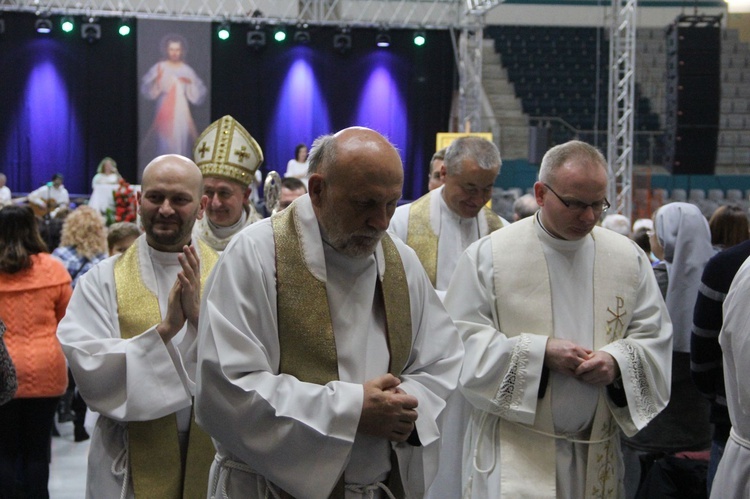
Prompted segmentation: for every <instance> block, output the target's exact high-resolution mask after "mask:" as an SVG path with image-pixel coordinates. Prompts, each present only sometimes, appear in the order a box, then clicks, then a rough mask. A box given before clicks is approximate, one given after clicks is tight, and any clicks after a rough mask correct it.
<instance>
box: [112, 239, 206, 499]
mask: <svg viewBox="0 0 750 499" xmlns="http://www.w3.org/2000/svg"><path fill="white" fill-rule="evenodd" d="M138 251H139V242H138V241H136V243H135V244H133V245H132V246H131V247H130V248H129V249H128V250H127V251H126V252H125V253H124V254H123V255H122V256H121V257H120V258H119V259H118V260H117V262H115V267H114V276H115V286H116V290H117V310H118V320H119V324H120V335H121V337H122V338H133V337H135V336H137V335H139V334H141V333H143V332H144V331H146V330H147V329H149V328H151V327H153V326H154V324H158V323H159V322H161V320H162V317H161V312H160V310H159V300H158V298H157V296H156V295H155V294H154V293H152V292H151V291H150V290H149V289H148V288H147V287H146V285H145V284H144V283H143V279H142V277H141V267H140V258H139V254H138ZM198 252H199V256H200V266H201V290H203V289H204V288H203V286H205V282H206V279H207V278H208V275H209V274H210V273H211V270H212V269H213V267H214V265H215V264H216V261H217V260H218V255H217V254H216V252H215V251H214V250H212V249H211V248H210V247H209V246H208V245H207V244H205V243H204V242H202V241H200V240H199V241H198ZM215 452H216V451H215V450H214V446H213V442H211V437H209V436H208V434H206V433H205V432H204V431H203V430H201V429H200V428H199V427H198V426H197V425H196V424H195V416H194V415H191V422H190V438H189V444H188V449H187V456H186V463H185V471H184V473H183V470H182V458H181V455H180V444H179V440H178V435H177V417H176V415H175V414H169V415H167V416H164V417H162V418H159V419H155V420H151V421H130V422H128V456H129V461H130V470H131V471H130V472H131V474H132V477H133V490H134V492H135V497H142V498H149V497H158V498H170V499H171V498H174V499H179V498H181V497H182V498H196V499H197V498H201V499H203V498H205V497H206V490H207V487H208V473H209V469H210V466H211V462H212V461H213V457H214V454H215ZM183 480H184V481H183Z"/></svg>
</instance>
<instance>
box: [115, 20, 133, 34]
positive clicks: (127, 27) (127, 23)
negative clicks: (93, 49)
mask: <svg viewBox="0 0 750 499" xmlns="http://www.w3.org/2000/svg"><path fill="white" fill-rule="evenodd" d="M131 24H132V21H131V20H130V19H124V18H123V19H122V20H120V25H119V26H118V27H117V32H118V33H119V34H120V36H128V35H129V34H130V33H131V31H133V29H132V27H131Z"/></svg>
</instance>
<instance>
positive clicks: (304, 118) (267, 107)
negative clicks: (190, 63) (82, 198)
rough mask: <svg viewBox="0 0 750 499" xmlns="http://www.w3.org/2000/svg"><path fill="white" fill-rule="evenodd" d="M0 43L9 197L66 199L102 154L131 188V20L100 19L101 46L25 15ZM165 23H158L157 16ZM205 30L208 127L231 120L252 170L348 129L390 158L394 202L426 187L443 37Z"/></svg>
mask: <svg viewBox="0 0 750 499" xmlns="http://www.w3.org/2000/svg"><path fill="white" fill-rule="evenodd" d="M4 18H5V27H6V32H5V35H4V36H3V37H0V75H2V76H1V77H0V116H2V119H1V120H0V161H2V163H1V164H0V171H2V172H4V173H6V175H7V176H8V185H9V187H10V188H11V190H12V191H14V192H27V191H30V190H32V189H34V188H36V187H38V186H39V185H41V184H43V183H45V182H47V181H48V180H49V179H50V177H51V176H52V174H53V173H55V172H57V171H60V172H62V173H63V174H64V175H65V185H66V186H67V188H68V190H69V191H71V192H72V193H89V192H90V191H91V185H90V183H91V178H92V177H93V175H94V173H95V169H96V166H97V164H98V163H99V160H101V158H102V157H104V156H112V157H113V158H115V160H116V161H117V163H118V167H119V169H120V172H121V173H122V174H123V176H124V177H125V178H126V180H128V181H130V182H134V183H135V182H138V181H139V179H138V178H137V155H138V146H139V144H138V133H137V132H138V116H137V109H138V77H137V67H136V39H137V24H136V29H135V30H134V33H133V34H131V36H130V37H127V38H122V37H120V36H119V35H118V34H117V24H118V20H117V19H101V20H100V21H99V22H100V24H101V25H102V38H101V40H99V41H97V42H95V43H93V44H88V43H87V42H85V41H84V40H82V39H81V37H80V19H78V20H77V22H78V23H79V25H77V26H76V30H75V31H74V32H73V33H70V34H63V33H62V32H61V31H60V30H59V18H57V17H53V18H52V19H53V22H54V24H55V31H54V32H53V33H52V34H51V35H48V36H42V35H39V34H37V33H36V32H35V31H34V21H35V19H36V18H35V16H33V15H30V14H19V13H6V14H4ZM167 22H168V21H167ZM216 27H217V25H215V24H214V25H213V26H212V29H211V34H212V36H211V82H212V84H211V85H212V86H211V96H210V108H211V120H215V119H218V118H220V117H221V116H223V115H225V114H231V115H232V116H234V117H235V118H237V119H238V120H239V121H240V122H241V123H242V124H243V125H244V126H245V128H247V129H248V131H249V132H250V133H251V134H252V135H253V137H255V139H256V140H257V141H258V143H259V144H260V146H261V148H262V149H263V152H264V154H265V157H266V161H265V162H264V164H263V166H262V170H263V172H264V173H266V172H267V171H268V170H270V169H274V170H277V171H279V172H280V173H282V174H283V172H284V171H285V170H286V163H287V161H288V160H289V159H291V158H292V156H293V152H294V147H295V146H296V145H297V144H298V143H305V144H306V145H308V146H310V144H311V143H312V141H313V139H314V138H315V137H317V136H318V135H321V134H324V133H330V132H334V131H337V130H339V129H341V128H344V127H347V126H352V125H363V126H370V127H372V128H375V129H376V130H378V131H380V132H381V133H383V134H385V135H386V136H388V137H389V138H390V139H391V140H392V141H393V142H394V143H395V145H396V146H397V147H398V148H399V151H400V152H401V156H402V159H403V161H404V168H405V172H406V175H405V183H404V198H405V199H414V198H416V197H418V196H420V195H421V194H423V193H424V192H426V183H427V166H428V165H427V162H428V161H429V159H430V157H431V155H432V153H433V152H434V150H435V134H436V133H437V132H441V131H446V129H447V125H448V120H449V115H450V106H451V100H452V95H453V92H454V88H455V86H456V85H455V81H456V70H455V64H454V55H453V49H452V44H451V40H450V34H449V33H448V32H447V31H431V30H430V31H428V32H427V37H428V42H427V45H425V46H424V47H421V48H420V47H415V46H414V45H413V44H412V41H411V38H412V34H413V32H412V31H411V30H394V31H391V32H390V36H391V47H390V48H389V49H385V50H384V49H377V48H376V47H375V34H376V30H374V29H353V30H352V31H351V33H350V34H351V35H352V48H351V50H350V51H349V53H347V54H340V53H337V52H335V51H334V50H333V43H332V40H333V36H334V33H335V29H334V28H332V27H331V28H329V27H311V28H310V32H311V37H312V40H311V42H310V43H309V44H307V45H296V44H295V43H294V42H293V41H292V36H293V33H294V28H293V27H291V28H290V29H289V31H288V33H287V34H288V38H287V41H286V42H284V43H283V44H277V43H276V42H274V41H273V37H272V32H271V31H270V29H269V30H268V31H267V37H266V39H267V45H266V47H265V48H263V49H261V50H257V51H256V50H254V49H252V48H250V47H248V46H247V43H246V33H247V30H248V28H249V26H248V25H247V24H243V25H239V24H234V25H232V36H231V37H230V39H229V40H227V41H224V42H222V41H220V40H218V39H217V38H216V36H215V30H216Z"/></svg>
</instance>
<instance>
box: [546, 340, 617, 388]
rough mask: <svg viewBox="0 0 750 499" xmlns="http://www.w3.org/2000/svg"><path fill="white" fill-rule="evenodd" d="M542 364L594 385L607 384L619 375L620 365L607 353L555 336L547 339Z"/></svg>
mask: <svg viewBox="0 0 750 499" xmlns="http://www.w3.org/2000/svg"><path fill="white" fill-rule="evenodd" d="M544 365H545V366H547V367H548V368H549V369H550V370H552V371H555V372H558V373H561V374H564V375H566V376H572V377H574V378H576V379H579V380H581V381H583V382H584V383H588V384H591V385H596V386H606V385H609V384H611V383H612V382H613V381H614V380H615V379H617V377H618V376H619V375H620V366H618V365H617V362H616V361H615V358H614V357H612V355H610V354H609V353H607V352H603V351H601V350H597V351H592V350H590V349H588V348H584V347H582V346H580V345H576V344H575V343H573V342H572V341H568V340H561V339H557V338H549V339H548V340H547V346H546V348H545V352H544Z"/></svg>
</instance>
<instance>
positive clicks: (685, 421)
mask: <svg viewBox="0 0 750 499" xmlns="http://www.w3.org/2000/svg"><path fill="white" fill-rule="evenodd" d="M652 234H653V236H652V237H651V247H652V250H653V252H654V254H655V255H656V256H657V257H658V258H659V259H660V260H663V261H664V262H665V263H666V267H667V276H668V284H667V295H666V298H665V301H666V304H667V310H668V311H669V316H670V317H671V319H672V326H673V330H674V333H673V334H674V341H673V352H672V385H671V387H672V391H671V396H670V400H669V404H668V405H667V407H666V409H664V411H662V412H661V413H660V414H659V415H658V416H657V417H656V418H654V419H653V420H652V421H651V423H649V425H648V426H647V427H646V428H644V429H643V430H642V431H640V432H639V433H638V434H636V435H635V436H634V437H632V438H629V439H626V440H625V443H626V445H627V446H628V447H631V448H634V449H636V450H637V451H640V452H641V453H644V452H645V453H646V454H651V456H652V457H654V458H655V457H658V456H659V455H661V454H662V453H666V454H675V453H678V452H685V451H704V450H706V449H709V448H710V446H711V427H710V423H709V405H708V402H707V401H706V399H704V398H703V397H702V396H701V394H700V392H699V391H698V389H697V388H696V386H695V384H694V383H693V380H692V379H691V375H690V334H691V330H692V327H693V308H694V307H695V300H696V298H697V297H698V287H699V286H700V283H701V275H702V274H703V267H705V266H706V262H708V260H709V258H711V257H712V256H713V255H714V253H715V252H716V250H715V249H714V248H713V247H712V245H711V231H710V229H709V227H708V221H707V220H706V218H705V217H704V216H703V214H702V213H701V211H700V209H699V208H698V207H697V206H695V205H692V204H690V203H679V202H678V203H669V204H666V205H664V206H662V207H661V208H659V210H658V211H657V212H656V213H655V214H654V230H653V232H652ZM643 460H644V459H642V461H643ZM704 478H705V477H704ZM647 480H648V478H647ZM643 485H644V486H645V487H648V483H645V484H643Z"/></svg>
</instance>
